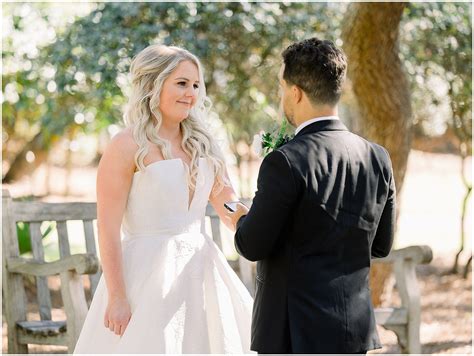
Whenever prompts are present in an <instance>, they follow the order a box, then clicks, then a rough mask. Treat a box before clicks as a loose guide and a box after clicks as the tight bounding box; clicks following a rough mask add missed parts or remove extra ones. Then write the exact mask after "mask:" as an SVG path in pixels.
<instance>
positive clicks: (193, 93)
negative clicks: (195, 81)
mask: <svg viewBox="0 0 474 356" xmlns="http://www.w3.org/2000/svg"><path fill="white" fill-rule="evenodd" d="M185 95H186V97H187V98H195V97H196V96H197V92H196V89H195V88H194V86H192V85H191V86H189V87H188V88H187V89H186V92H185Z"/></svg>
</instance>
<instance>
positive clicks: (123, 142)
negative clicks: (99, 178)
mask: <svg viewBox="0 0 474 356" xmlns="http://www.w3.org/2000/svg"><path fill="white" fill-rule="evenodd" d="M137 150H138V145H137V143H136V142H135V140H134V139H133V134H132V130H131V129H130V128H125V129H123V130H122V131H120V132H118V133H117V134H115V135H114V136H113V137H112V139H111V140H110V142H109V143H108V145H107V147H106V148H105V152H104V154H103V156H102V159H101V164H102V165H104V164H105V165H107V166H108V165H113V166H119V167H120V166H121V167H123V168H125V167H126V169H127V170H130V171H131V172H133V171H134V169H135V153H136V152H137Z"/></svg>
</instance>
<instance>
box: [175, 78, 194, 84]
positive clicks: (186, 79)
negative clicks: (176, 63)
mask: <svg viewBox="0 0 474 356" xmlns="http://www.w3.org/2000/svg"><path fill="white" fill-rule="evenodd" d="M175 80H185V81H187V82H189V81H190V80H189V79H188V78H184V77H179V78H175ZM194 83H199V80H196V81H195V82H194Z"/></svg>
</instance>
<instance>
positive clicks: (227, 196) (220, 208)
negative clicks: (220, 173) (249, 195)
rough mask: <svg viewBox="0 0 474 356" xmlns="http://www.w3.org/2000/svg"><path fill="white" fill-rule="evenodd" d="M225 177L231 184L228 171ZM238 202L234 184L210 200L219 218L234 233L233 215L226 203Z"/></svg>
mask: <svg viewBox="0 0 474 356" xmlns="http://www.w3.org/2000/svg"><path fill="white" fill-rule="evenodd" d="M225 175H226V177H227V181H228V182H229V184H230V179H229V178H228V174H227V171H226V172H225ZM214 189H215V188H214ZM214 189H213V191H214ZM237 200H239V198H238V197H237V194H236V193H235V190H234V188H233V187H232V184H230V185H225V186H224V187H223V188H222V189H221V190H220V191H219V190H218V192H217V194H212V195H211V197H210V199H209V201H210V203H211V205H212V207H213V208H214V210H215V211H216V212H217V215H218V216H219V218H220V219H221V221H222V222H223V223H224V224H225V226H227V227H228V228H229V229H230V230H231V231H232V232H235V223H234V222H233V217H232V213H231V212H230V211H228V210H227V209H226V208H225V207H224V203H227V202H230V201H237ZM247 211H248V209H247Z"/></svg>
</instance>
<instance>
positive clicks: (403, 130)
mask: <svg viewBox="0 0 474 356" xmlns="http://www.w3.org/2000/svg"><path fill="white" fill-rule="evenodd" d="M405 6H406V3H352V4H350V5H349V7H348V9H347V13H346V15H345V19H344V25H343V29H342V39H343V41H344V44H343V48H344V51H345V52H346V55H347V58H348V77H349V79H350V80H351V84H352V87H353V91H354V95H355V97H356V101H357V105H358V115H357V116H358V118H359V120H358V125H357V126H358V127H359V128H360V132H358V133H359V134H360V135H362V136H363V137H365V138H367V139H368V140H370V141H373V142H376V143H378V144H380V145H382V146H384V147H385V148H386V149H387V150H388V152H389V153H390V157H391V159H392V164H393V171H394V176H395V182H396V187H397V191H398V192H400V191H401V187H402V184H403V179H404V177H405V172H406V168H407V162H408V154H409V152H410V146H411V138H412V111H411V101H410V88H409V83H408V80H407V78H406V75H405V72H404V70H403V65H402V62H401V60H400V58H399V56H398V53H399V47H398V33H399V28H398V27H399V23H400V20H401V18H402V14H403V10H404V8H405ZM398 195H399V194H398ZM389 274H390V269H387V268H386V267H385V266H383V265H374V268H373V269H372V272H371V288H372V299H373V301H374V304H375V305H379V304H380V297H381V294H382V292H383V287H384V285H385V281H386V279H387V277H388V276H389Z"/></svg>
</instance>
